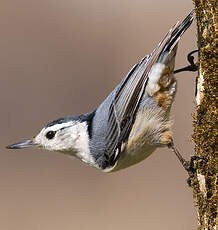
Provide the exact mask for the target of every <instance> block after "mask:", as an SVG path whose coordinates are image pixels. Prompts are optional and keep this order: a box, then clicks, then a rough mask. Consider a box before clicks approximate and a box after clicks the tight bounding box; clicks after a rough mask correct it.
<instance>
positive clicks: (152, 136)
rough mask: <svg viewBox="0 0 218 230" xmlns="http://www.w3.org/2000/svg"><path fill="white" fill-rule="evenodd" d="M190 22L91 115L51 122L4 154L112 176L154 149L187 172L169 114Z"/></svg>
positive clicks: (177, 27)
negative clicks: (46, 155)
mask: <svg viewBox="0 0 218 230" xmlns="http://www.w3.org/2000/svg"><path fill="white" fill-rule="evenodd" d="M193 18H194V10H192V11H191V12H190V13H189V14H188V16H187V17H185V19H184V20H183V21H182V22H177V23H176V24H175V25H174V26H173V27H172V28H171V29H170V30H169V32H168V33H167V34H166V35H165V36H164V38H163V39H162V40H161V42H159V44H158V45H157V46H156V47H155V49H154V50H153V51H152V52H151V53H150V54H149V55H146V56H144V57H143V58H142V59H141V60H140V61H138V62H137V63H136V64H135V65H134V66H133V67H132V68H131V70H130V71H129V72H128V74H127V75H126V76H125V78H124V79H123V80H122V81H121V82H120V83H119V84H118V85H117V86H116V87H115V88H114V89H113V91H112V92H111V93H110V94H109V96H108V97H107V98H106V99H105V100H104V101H103V102H102V103H101V104H100V105H99V106H98V107H97V108H96V109H94V110H93V111H91V112H89V113H86V114H81V115H77V116H65V117H62V118H59V119H57V120H54V121H52V122H50V123H48V124H47V125H46V126H45V127H43V128H42V130H41V131H40V132H39V133H38V134H37V135H36V136H35V137H33V138H32V139H29V140H26V141H23V142H19V143H16V144H12V145H9V146H7V148H8V149H23V148H27V147H33V146H36V147H39V148H43V149H46V150H50V151H58V152H61V153H63V154H67V155H70V156H75V157H76V158H79V159H80V160H82V161H83V162H85V163H86V164H88V165H91V166H93V167H95V168H97V169H100V170H102V171H103V172H115V171H118V170H121V169H125V168H128V167H130V166H132V165H135V164H137V163H139V162H141V161H142V160H144V159H146V158H147V157H148V156H149V155H151V153H153V152H154V151H155V150H156V149H157V148H159V147H160V148H162V147H169V148H171V149H172V150H173V151H174V153H175V154H176V156H177V157H178V158H179V160H180V162H181V163H182V165H183V166H184V168H185V169H188V163H189V162H188V161H186V160H185V159H184V158H183V157H182V156H181V154H180V153H179V152H178V150H177V149H176V148H175V145H174V143H173V135H172V130H171V129H172V128H171V126H172V125H171V124H172V122H171V118H170V110H171V106H172V103H173V101H174V98H175V94H176V90H177V81H176V78H175V75H174V73H176V71H175V70H174V68H175V57H176V53H177V47H178V42H179V40H180V38H181V36H182V35H183V33H184V32H185V31H186V30H187V29H188V28H189V27H190V25H191V24H192V21H193ZM177 72H179V71H177Z"/></svg>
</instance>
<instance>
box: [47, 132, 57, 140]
mask: <svg viewBox="0 0 218 230" xmlns="http://www.w3.org/2000/svg"><path fill="white" fill-rule="evenodd" d="M55 133H56V132H55V131H48V132H47V133H46V135H45V136H46V137H47V138H48V139H49V140H51V139H52V138H54V136H55Z"/></svg>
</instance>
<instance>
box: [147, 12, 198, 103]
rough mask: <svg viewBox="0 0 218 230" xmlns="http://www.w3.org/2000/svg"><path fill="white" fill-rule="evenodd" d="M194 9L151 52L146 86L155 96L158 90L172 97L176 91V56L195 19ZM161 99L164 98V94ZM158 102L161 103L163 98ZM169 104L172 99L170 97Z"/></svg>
mask: <svg viewBox="0 0 218 230" xmlns="http://www.w3.org/2000/svg"><path fill="white" fill-rule="evenodd" d="M193 15H194V10H192V11H191V13H190V14H189V15H188V16H187V17H186V18H185V19H184V20H183V21H182V22H181V23H177V24H176V25H175V26H174V27H173V28H172V29H171V30H170V31H169V32H168V33H167V34H166V35H165V37H164V39H163V40H162V41H161V42H160V43H159V45H158V46H157V47H156V48H155V49H154V51H153V52H152V53H151V55H150V56H151V58H152V59H153V60H152V61H153V63H152V62H151V64H152V68H151V70H150V72H149V80H148V83H147V86H146V92H147V93H148V95H150V96H153V95H154V94H155V93H157V92H158V91H160V92H165V94H166V95H168V96H170V97H169V98H172V97H173V96H174V95H175V92H176V80H175V78H174V75H173V72H174V65H175V56H176V51H177V44H178V41H179V39H180V37H181V36H182V35H183V33H184V32H185V31H186V30H187V29H188V28H189V26H190V25H191V24H192V21H193ZM159 99H161V100H162V99H163V98H162V96H160V97H159ZM159 99H158V103H159V104H161V100H159ZM166 101H167V106H168V107H169V105H171V103H172V100H171V99H168V100H166Z"/></svg>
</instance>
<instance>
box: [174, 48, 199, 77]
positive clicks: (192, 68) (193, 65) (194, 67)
mask: <svg viewBox="0 0 218 230" xmlns="http://www.w3.org/2000/svg"><path fill="white" fill-rule="evenodd" d="M196 52H198V50H193V51H191V52H190V53H189V54H188V56H187V60H188V62H189V63H190V65H188V66H186V67H183V68H181V69H177V70H174V72H173V73H174V74H176V73H180V72H183V71H192V72H195V71H197V70H198V65H197V64H196V63H194V56H192V54H194V53H196Z"/></svg>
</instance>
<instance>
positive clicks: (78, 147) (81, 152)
mask: <svg viewBox="0 0 218 230" xmlns="http://www.w3.org/2000/svg"><path fill="white" fill-rule="evenodd" d="M87 129H88V127H87V124H86V123H85V122H82V123H79V122H78V123H77V124H76V125H74V127H73V129H72V133H71V135H72V136H73V138H74V140H75V142H74V146H73V149H72V155H75V156H76V157H78V158H79V159H81V160H82V161H84V162H85V163H87V164H91V165H95V161H94V158H93V157H92V156H91V153H90V148H89V135H88V132H87ZM67 154H71V151H70V152H68V153H67Z"/></svg>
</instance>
